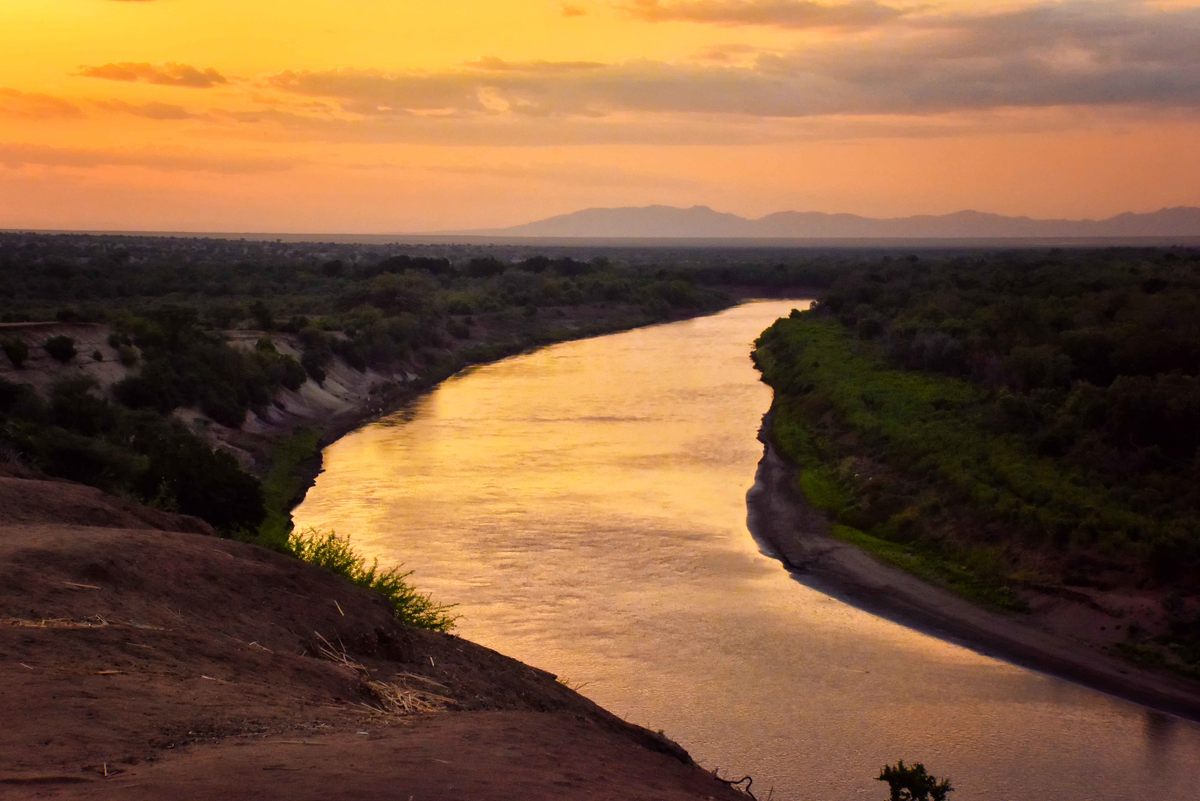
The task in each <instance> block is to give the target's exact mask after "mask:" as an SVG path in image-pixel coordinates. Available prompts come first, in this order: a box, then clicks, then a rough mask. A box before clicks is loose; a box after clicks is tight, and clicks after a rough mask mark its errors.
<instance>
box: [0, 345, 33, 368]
mask: <svg viewBox="0 0 1200 801" xmlns="http://www.w3.org/2000/svg"><path fill="white" fill-rule="evenodd" d="M0 348H3V349H4V355H5V356H7V357H8V360H9V361H10V362H12V366H13V367H15V368H17V369H18V370H20V369H21V368H22V367H24V366H25V361H26V359H28V358H29V346H28V345H26V344H25V343H24V341H22V340H20V339H16V338H13V339H6V340H4V342H3V343H2V344H0Z"/></svg>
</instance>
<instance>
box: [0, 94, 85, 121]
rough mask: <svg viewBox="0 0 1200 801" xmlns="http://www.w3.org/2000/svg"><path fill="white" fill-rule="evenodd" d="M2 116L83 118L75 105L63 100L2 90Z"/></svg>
mask: <svg viewBox="0 0 1200 801" xmlns="http://www.w3.org/2000/svg"><path fill="white" fill-rule="evenodd" d="M0 116H6V117H27V118H30V119H45V118H47V117H82V116H83V112H82V111H81V110H80V109H79V107H78V106H76V105H75V104H74V103H71V102H69V101H67V100H63V99H62V98H58V97H53V96H51V95H43V94H37V93H33V92H21V91H18V90H16V89H3V88H0Z"/></svg>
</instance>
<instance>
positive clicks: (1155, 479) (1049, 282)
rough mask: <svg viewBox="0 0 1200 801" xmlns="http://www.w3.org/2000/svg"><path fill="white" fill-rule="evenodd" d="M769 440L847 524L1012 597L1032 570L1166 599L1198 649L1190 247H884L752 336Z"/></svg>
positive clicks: (1150, 642) (973, 593)
mask: <svg viewBox="0 0 1200 801" xmlns="http://www.w3.org/2000/svg"><path fill="white" fill-rule="evenodd" d="M755 358H756V361H757V364H758V365H759V367H760V369H761V370H762V371H763V375H764V378H765V380H766V381H767V382H768V383H769V384H771V386H773V387H774V388H775V390H776V404H775V416H774V423H773V432H774V436H775V439H776V441H777V443H778V445H779V447H780V449H781V450H782V452H783V453H784V454H786V455H787V456H788V457H790V458H791V459H793V460H794V461H795V462H796V463H797V464H798V465H799V466H800V468H801V471H800V478H799V483H800V489H801V490H802V491H803V492H804V494H805V496H806V497H807V498H808V499H809V500H810V502H812V503H813V504H814V505H815V506H817V507H819V508H821V509H824V510H826V511H827V512H829V513H830V514H831V516H832V517H833V518H834V519H835V520H836V521H837V522H838V523H840V524H841V526H839V528H838V529H837V533H838V534H839V535H841V536H843V537H844V538H847V539H850V540H852V541H855V542H856V543H857V544H859V545H861V546H862V547H865V548H867V549H868V550H870V551H872V552H873V553H876V554H877V555H879V556H880V557H881V558H883V559H885V560H886V561H889V562H892V563H894V564H898V565H901V566H903V567H905V568H906V569H908V570H911V571H912V572H914V573H916V574H918V575H920V576H922V577H925V578H927V579H931V580H936V581H938V582H939V583H942V584H944V585H946V586H949V587H951V588H952V589H954V590H956V591H958V592H960V593H962V594H964V595H966V596H968V597H970V598H974V599H976V600H980V601H984V602H986V603H989V604H990V605H992V606H997V607H1001V608H1009V609H1017V608H1020V606H1021V604H1020V600H1019V598H1018V597H1017V595H1016V594H1015V592H1014V590H1015V589H1016V588H1019V587H1020V586H1021V585H1023V584H1029V585H1047V584H1049V585H1059V584H1065V585H1068V586H1076V587H1082V588H1092V589H1095V590H1100V591H1106V590H1110V589H1115V588H1119V587H1130V588H1136V589H1140V590H1142V591H1145V592H1150V593H1153V594H1157V595H1160V596H1162V597H1166V598H1167V601H1166V602H1164V604H1163V620H1164V624H1163V625H1164V631H1162V632H1155V633H1154V634H1153V636H1152V637H1149V636H1148V637H1147V638H1146V639H1145V641H1144V642H1142V643H1141V645H1144V646H1147V647H1151V648H1158V649H1160V650H1161V652H1162V654H1163V658H1164V659H1165V660H1166V661H1167V662H1169V663H1174V664H1176V665H1178V666H1185V665H1186V664H1188V663H1190V662H1193V661H1195V657H1197V656H1200V635H1198V634H1197V632H1198V631H1200V626H1198V625H1197V624H1198V623H1200V597H1197V594H1196V593H1197V587H1198V586H1200V585H1198V581H1197V580H1198V579H1200V529H1198V528H1197V526H1196V522H1195V521H1196V519H1197V517H1198V516H1200V451H1198V446H1200V259H1198V258H1197V256H1196V254H1194V253H1189V252H1187V251H1171V250H1165V251H1144V252H1143V251H1104V252H1099V253H1069V254H1062V253H1058V252H1052V253H1048V254H1046V253H1042V254H1029V253H1027V254H1011V253H1010V254H999V255H995V256H989V257H976V258H973V259H967V258H965V257H946V258H943V259H940V260H938V261H935V262H933V263H926V262H922V261H920V260H916V261H912V260H899V261H897V260H892V259H883V260H881V261H880V262H879V263H878V264H877V265H875V266H874V267H870V268H866V269H858V270H854V271H852V272H849V273H847V274H846V275H844V276H843V277H842V278H841V279H839V280H838V281H836V282H835V283H834V286H833V287H832V288H831V289H830V290H829V292H828V293H827V294H826V296H825V297H824V298H823V299H822V301H821V303H820V304H819V305H818V307H817V308H816V309H814V310H813V311H812V312H809V313H805V314H798V313H795V314H793V316H792V318H790V319H787V320H781V321H779V322H777V323H776V324H775V325H774V326H772V327H771V328H770V329H768V330H767V331H766V332H765V333H764V334H763V335H762V337H761V338H760V340H759V342H758V345H757V348H756V351H755Z"/></svg>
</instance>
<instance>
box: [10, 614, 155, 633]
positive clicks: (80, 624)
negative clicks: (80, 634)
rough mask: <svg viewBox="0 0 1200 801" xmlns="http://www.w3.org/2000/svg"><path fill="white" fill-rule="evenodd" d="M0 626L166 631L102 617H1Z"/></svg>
mask: <svg viewBox="0 0 1200 801" xmlns="http://www.w3.org/2000/svg"><path fill="white" fill-rule="evenodd" d="M0 626H7V627H9V628H14V629H55V630H59V631H72V630H79V629H106V628H123V629H140V630H143V631H165V630H166V629H164V628H163V627H162V626H151V625H147V624H144V623H129V622H125V623H122V622H118V621H111V620H108V619H106V618H104V617H102V616H101V615H92V616H91V617H87V618H67V617H43V618H25V617H0Z"/></svg>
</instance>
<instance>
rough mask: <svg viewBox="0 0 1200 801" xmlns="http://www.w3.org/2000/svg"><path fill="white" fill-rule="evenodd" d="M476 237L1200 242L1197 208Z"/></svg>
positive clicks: (694, 223) (700, 212) (623, 226)
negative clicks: (1088, 215)
mask: <svg viewBox="0 0 1200 801" xmlns="http://www.w3.org/2000/svg"><path fill="white" fill-rule="evenodd" d="M476 233H483V234H492V235H502V236H527V237H572V238H608V237H612V238H635V239H658V238H689V239H691V238H707V237H713V238H744V239H766V238H782V239H876V238H878V239H903V238H913V239H942V238H946V239H1003V238H1016V239H1043V238H1059V237H1064V238H1065V237H1070V238H1101V237H1120V238H1129V237H1200V208H1193V207H1178V208H1171V209H1162V210H1161V211H1156V212H1151V213H1148V214H1134V213H1128V212H1127V213H1125V214H1119V215H1117V216H1115V217H1109V218H1108V219H1104V220H1037V219H1033V218H1031V217H1005V216H1002V215H999V214H987V213H984V212H978V211H959V212H955V213H954V214H944V215H919V216H914V217H898V218H891V219H876V218H871V217H860V216H858V215H855V214H824V213H821V212H799V211H781V212H777V213H775V214H768V215H767V216H765V217H759V218H758V219H747V218H745V217H739V216H737V215H736V214H725V213H722V212H718V211H713V210H712V209H710V208H709V207H707V206H692V207H691V208H686V209H683V208H676V207H674V206H642V207H628V208H614V209H584V210H582V211H576V212H573V213H571V214H562V215H559V216H556V217H549V218H547V219H544V220H538V221H536V222H531V223H526V224H524V225H516V226H513V227H511V228H502V229H494V230H490V231H481V232H476Z"/></svg>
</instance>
